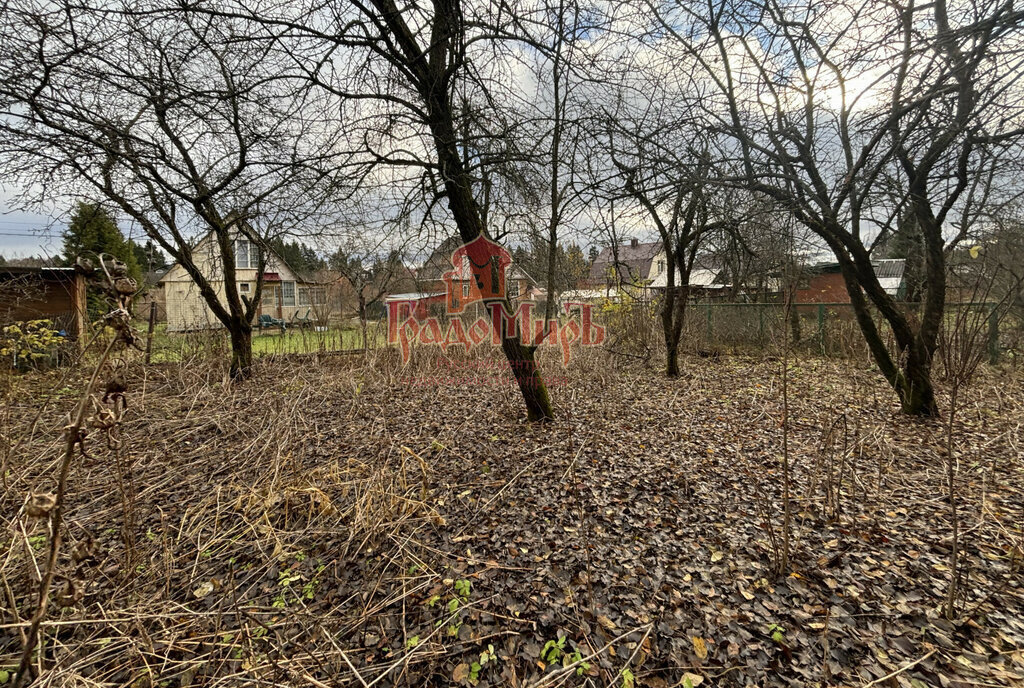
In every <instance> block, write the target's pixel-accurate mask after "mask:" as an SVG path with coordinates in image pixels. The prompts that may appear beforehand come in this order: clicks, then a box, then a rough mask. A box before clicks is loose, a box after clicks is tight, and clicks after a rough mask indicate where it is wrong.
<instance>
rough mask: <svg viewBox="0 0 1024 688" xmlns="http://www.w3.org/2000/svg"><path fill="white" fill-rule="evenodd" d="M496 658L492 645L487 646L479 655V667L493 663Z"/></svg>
mask: <svg viewBox="0 0 1024 688" xmlns="http://www.w3.org/2000/svg"><path fill="white" fill-rule="evenodd" d="M496 659H497V658H496V657H495V656H494V645H491V644H488V645H487V649H486V650H484V651H483V652H481V653H480V666H483V665H484V664H487V663H488V662H493V661H495V660H496Z"/></svg>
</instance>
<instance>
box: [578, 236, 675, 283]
mask: <svg viewBox="0 0 1024 688" xmlns="http://www.w3.org/2000/svg"><path fill="white" fill-rule="evenodd" d="M660 251H661V244H660V243H659V242H656V241H655V242H651V243H640V242H637V243H636V244H635V245H634V244H633V242H632V241H630V242H629V243H625V244H620V245H619V246H618V247H616V250H615V251H613V250H612V247H611V246H606V247H605V248H603V249H601V253H599V254H598V256H597V258H596V259H594V263H593V265H591V266H590V281H591V282H594V283H600V282H605V281H607V279H608V269H609V268H611V267H618V268H619V269H620V271H621V269H622V268H623V267H628V269H629V273H630V277H631V279H633V280H642V279H645V278H646V277H647V275H648V274H650V271H651V261H653V260H654V257H655V256H656V255H658V253H659V252H660ZM616 253H617V254H618V256H616ZM616 258H617V259H618V261H617V265H613V263H616Z"/></svg>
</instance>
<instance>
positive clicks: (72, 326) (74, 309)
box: [0, 266, 87, 345]
mask: <svg viewBox="0 0 1024 688" xmlns="http://www.w3.org/2000/svg"><path fill="white" fill-rule="evenodd" d="M85 282H86V280H85V275H83V274H82V273H81V272H79V271H78V270H76V269H75V268H39V267H14V266H3V267H0V325H7V324H10V323H14V322H20V321H25V320H49V321H51V322H52V323H53V327H54V329H57V330H61V331H63V332H65V333H66V334H67V335H68V337H70V338H72V339H75V340H77V341H78V342H79V345H81V343H82V340H83V338H82V334H83V333H84V332H85V324H86V318H87V315H86V284H85Z"/></svg>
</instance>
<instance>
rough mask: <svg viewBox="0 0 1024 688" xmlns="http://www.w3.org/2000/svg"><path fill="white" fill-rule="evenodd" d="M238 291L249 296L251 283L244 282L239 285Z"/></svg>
mask: <svg viewBox="0 0 1024 688" xmlns="http://www.w3.org/2000/svg"><path fill="white" fill-rule="evenodd" d="M238 291H240V292H242V293H243V294H248V293H249V283H248V282H242V283H241V284H239V285H238Z"/></svg>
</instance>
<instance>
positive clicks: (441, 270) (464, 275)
mask: <svg viewBox="0 0 1024 688" xmlns="http://www.w3.org/2000/svg"><path fill="white" fill-rule="evenodd" d="M462 244H463V241H462V238H461V237H460V236H459V235H457V234H456V235H454V236H450V237H448V238H447V239H445V240H444V241H442V242H441V245H440V246H438V247H437V248H436V249H434V252H433V253H431V254H430V257H429V258H427V260H426V262H425V263H423V267H421V268H419V269H418V270H417V271H416V279H417V280H420V281H422V282H440V281H441V280H442V279H444V274H445V273H447V272H452V271H453V270H456V269H457V270H458V271H459V274H458V275H454V278H455V279H456V280H458V281H462V282H467V281H469V280H470V279H472V277H473V272H472V270H471V268H470V265H469V262H468V261H462V263H461V264H460V265H459V267H458V268H454V267H453V266H452V254H453V253H455V251H457V250H458V248H459V247H460V246H462ZM505 279H506V280H510V279H513V280H527V281H528V282H530V283H532V284H536V283H537V282H536V280H534V279H533V278H532V277H530V275H529V273H527V272H526V270H523V269H522V268H521V267H519V266H518V265H517V264H516V263H515V261H512V262H511V263H510V264H509V267H508V272H507V274H506V276H505Z"/></svg>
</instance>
